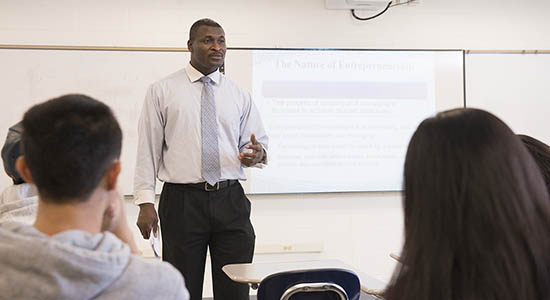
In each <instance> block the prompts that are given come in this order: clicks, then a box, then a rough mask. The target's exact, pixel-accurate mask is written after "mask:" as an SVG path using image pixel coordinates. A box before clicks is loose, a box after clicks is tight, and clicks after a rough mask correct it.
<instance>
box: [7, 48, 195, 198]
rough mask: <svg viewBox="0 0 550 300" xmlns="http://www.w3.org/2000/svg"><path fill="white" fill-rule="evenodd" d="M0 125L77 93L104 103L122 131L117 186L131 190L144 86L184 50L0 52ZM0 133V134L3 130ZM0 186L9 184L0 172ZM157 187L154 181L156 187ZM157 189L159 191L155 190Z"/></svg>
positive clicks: (176, 63) (183, 57)
mask: <svg viewBox="0 0 550 300" xmlns="http://www.w3.org/2000/svg"><path fill="white" fill-rule="evenodd" d="M0 51H1V52H0V66H2V68H1V70H0V84H1V90H2V91H3V92H2V93H3V97H2V110H1V113H0V116H1V118H0V128H1V129H2V132H6V133H7V129H8V128H9V127H10V126H11V125H13V124H15V123H17V122H18V121H20V120H21V119H22V117H23V114H24V113H25V111H26V110H27V109H28V108H30V107H31V106H32V105H34V104H36V103H40V102H43V101H45V100H48V99H51V98H54V97H57V96H61V95H63V94H68V93H81V94H86V95H89V96H91V97H93V98H96V99H98V100H101V101H103V102H105V103H107V104H108V105H109V106H110V107H111V108H112V109H113V111H114V113H115V115H116V117H117V119H118V121H119V123H120V125H121V128H122V133H123V145H122V153H121V162H122V171H121V174H120V176H119V187H120V188H121V190H122V192H123V193H124V194H132V193H133V181H134V169H135V161H136V146H135V145H137V122H138V118H139V114H140V112H141V107H142V105H143V99H144V96H145V92H146V90H147V88H148V86H149V85H150V84H151V83H153V82H155V81H157V80H159V79H161V78H163V77H165V76H167V75H168V74H171V73H173V72H175V71H177V70H179V69H181V68H182V67H183V66H185V64H186V63H187V62H188V61H189V53H188V52H139V51H122V52H121V51H81V50H80V51H74V50H15V49H14V50H11V49H3V50H0ZM0 134H2V136H3V135H4V134H3V133H0ZM0 178H1V179H0V184H1V186H7V185H9V184H10V183H11V182H10V179H9V178H7V176H0ZM158 187H159V188H160V185H158ZM157 191H159V189H157Z"/></svg>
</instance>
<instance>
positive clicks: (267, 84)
mask: <svg viewBox="0 0 550 300" xmlns="http://www.w3.org/2000/svg"><path fill="white" fill-rule="evenodd" d="M251 59H252V63H251V64H252V65H251V69H252V72H251V74H252V76H251V82H252V83H251V91H252V98H253V99H254V101H255V103H256V105H257V106H258V108H259V110H260V113H261V115H262V118H263V121H264V125H265V127H266V130H267V133H268V135H269V137H270V141H269V151H268V156H269V164H268V166H267V167H266V168H264V169H259V170H258V169H254V168H252V169H251V170H250V176H249V182H248V183H247V187H248V188H247V189H248V192H249V193H262V194H263V193H268V194H269V193H315V192H351V191H398V190H401V189H402V176H403V174H402V173H403V163H404V157H405V153H406V149H407V145H408V142H409V140H410V137H411V135H412V134H413V132H414V130H415V129H416V127H417V126H418V124H419V123H420V122H421V121H422V120H423V119H424V118H426V117H428V116H432V115H434V114H435V113H436V112H437V111H440V110H442V109H447V108H454V107H462V106H463V74H462V70H463V59H462V52H461V51H350V50H252V54H251ZM229 77H231V76H229Z"/></svg>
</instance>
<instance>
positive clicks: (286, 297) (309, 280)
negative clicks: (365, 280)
mask: <svg viewBox="0 0 550 300" xmlns="http://www.w3.org/2000/svg"><path fill="white" fill-rule="evenodd" d="M360 294H361V286H360V283H359V278H358V277H357V275H356V274H355V273H353V272H352V271H350V270H345V269H338V268H326V269H312V270H300V271H286V272H280V273H275V274H271V275H269V276H267V277H266V278H264V279H263V280H262V281H261V282H260V287H259V288H258V300H306V299H315V300H357V299H359V296H360Z"/></svg>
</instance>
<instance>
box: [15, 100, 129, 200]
mask: <svg viewBox="0 0 550 300" xmlns="http://www.w3.org/2000/svg"><path fill="white" fill-rule="evenodd" d="M21 143H22V146H23V152H24V153H25V154H24V157H25V162H26V163H27V165H28V167H29V170H30V172H31V175H32V177H33V179H34V181H35V183H36V186H37V188H38V192H39V193H40V195H41V196H42V197H44V198H46V199H48V200H51V201H55V202H58V203H67V202H70V201H74V199H79V200H85V199H87V198H88V196H89V195H90V194H91V193H92V192H93V191H94V189H95V188H96V187H97V186H98V185H99V182H100V181H101V179H102V177H103V176H104V174H105V172H106V171H107V168H108V167H109V166H110V164H111V163H112V162H113V161H114V160H116V159H118V158H119V156H120V150H121V143H122V131H121V130H120V126H119V124H118V122H117V120H116V119H115V116H114V115H113V112H112V111H111V109H110V108H109V107H108V106H107V105H105V104H103V103H102V102H99V101H97V100H95V99H93V98H91V97H88V96H85V95H79V94H71V95H65V96H61V97H59V98H55V99H51V100H49V101H46V102H43V103H41V104H38V105H35V106H33V107H32V108H31V109H29V110H28V111H27V112H26V113H25V115H24V117H23V135H22V139H21Z"/></svg>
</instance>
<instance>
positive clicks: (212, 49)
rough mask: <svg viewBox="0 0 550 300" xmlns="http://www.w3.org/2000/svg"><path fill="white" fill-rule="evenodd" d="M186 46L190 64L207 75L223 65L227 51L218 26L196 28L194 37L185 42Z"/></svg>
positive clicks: (223, 36) (223, 35) (223, 37)
mask: <svg viewBox="0 0 550 300" xmlns="http://www.w3.org/2000/svg"><path fill="white" fill-rule="evenodd" d="M187 48H188V49H189V51H190V52H191V65H192V66H193V67H195V68H196V69H197V70H199V71H200V72H201V73H202V74H204V75H208V74H210V73H212V72H214V71H216V69H218V68H219V67H220V66H221V65H223V60H224V58H225V52H226V51H227V46H226V45H225V33H224V32H223V29H222V28H220V27H213V26H205V25H203V26H201V27H199V29H198V30H197V34H196V35H195V39H194V40H189V41H188V42H187Z"/></svg>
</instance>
